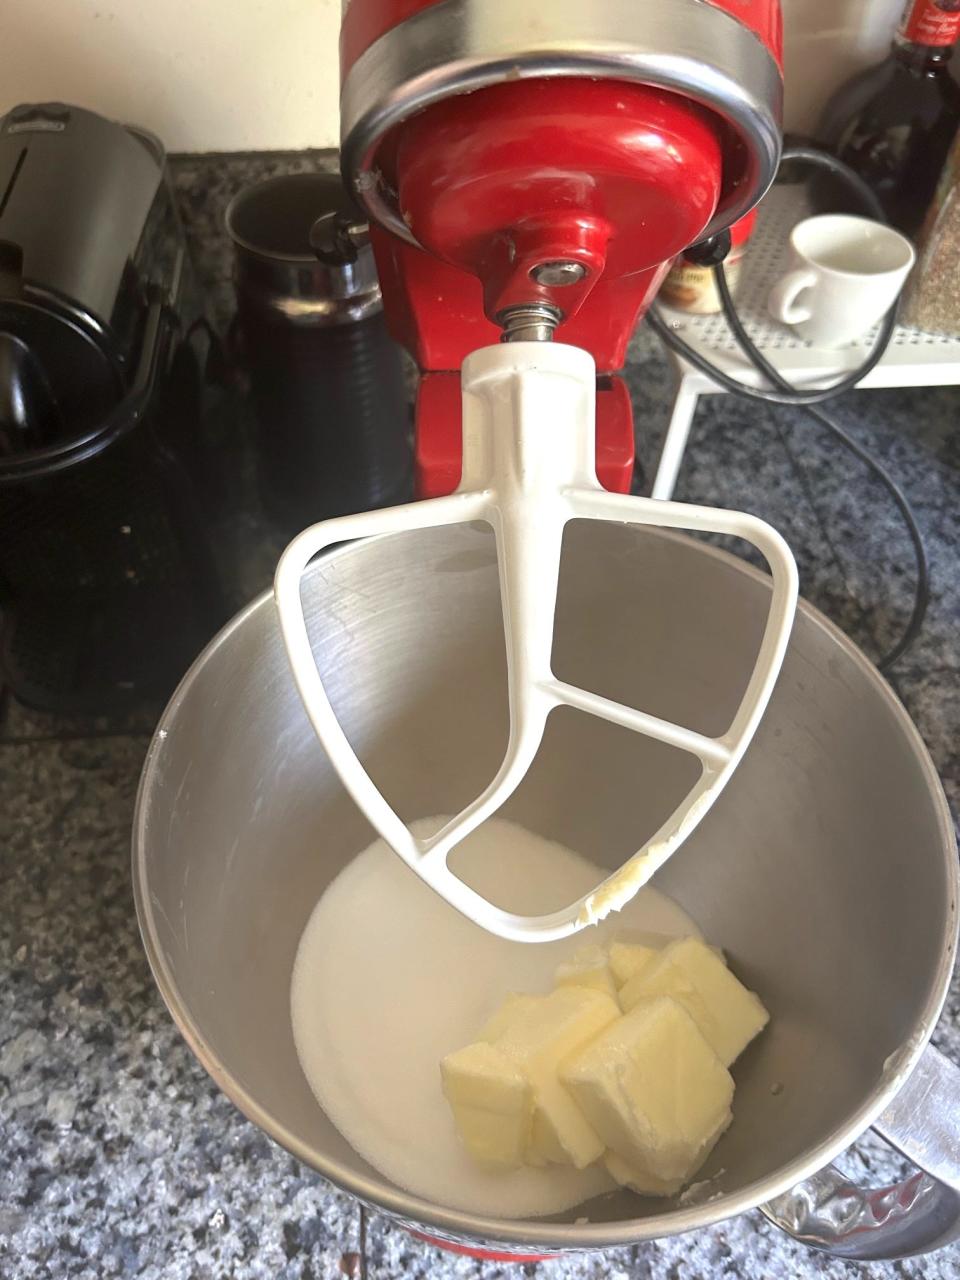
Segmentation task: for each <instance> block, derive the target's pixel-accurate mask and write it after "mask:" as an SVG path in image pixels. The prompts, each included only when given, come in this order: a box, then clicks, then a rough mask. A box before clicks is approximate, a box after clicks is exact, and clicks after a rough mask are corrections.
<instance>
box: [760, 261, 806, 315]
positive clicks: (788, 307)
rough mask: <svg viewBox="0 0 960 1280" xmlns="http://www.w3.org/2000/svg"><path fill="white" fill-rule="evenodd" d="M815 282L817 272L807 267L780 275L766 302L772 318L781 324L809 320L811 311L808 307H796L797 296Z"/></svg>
mask: <svg viewBox="0 0 960 1280" xmlns="http://www.w3.org/2000/svg"><path fill="white" fill-rule="evenodd" d="M816 283H817V273H816V272H815V271H811V270H810V268H809V267H798V268H797V269H796V270H795V271H788V272H787V274H786V275H785V276H782V277H781V278H780V279H779V280H778V281H777V283H776V284H775V285H774V286H773V288H772V289H771V290H770V298H769V301H768V302H767V306H768V308H769V310H770V314H771V315H772V316H773V318H774V320H779V321H780V323H781V324H803V322H804V321H805V320H809V319H810V317H811V316H812V315H813V312H812V311H811V310H810V308H809V307H798V306H797V298H798V297H799V296H800V294H801V293H803V291H804V289H809V288H811V287H812V286H813V285H815V284H816Z"/></svg>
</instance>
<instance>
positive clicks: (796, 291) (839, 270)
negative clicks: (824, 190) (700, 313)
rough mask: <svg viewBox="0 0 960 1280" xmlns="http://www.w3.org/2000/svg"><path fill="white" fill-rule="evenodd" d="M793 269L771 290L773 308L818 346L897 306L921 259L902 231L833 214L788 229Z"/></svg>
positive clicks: (854, 333) (855, 334)
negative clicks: (906, 281) (908, 279)
mask: <svg viewBox="0 0 960 1280" xmlns="http://www.w3.org/2000/svg"><path fill="white" fill-rule="evenodd" d="M790 252H791V258H792V262H793V265H792V269H791V270H790V271H788V272H787V274H786V275H785V276H783V277H782V278H781V279H780V280H779V281H778V282H777V283H776V284H775V285H774V286H773V289H772V291H771V293H770V301H769V304H768V305H769V308H770V314H771V315H772V316H773V318H774V319H775V320H779V321H780V322H781V323H782V324H788V325H790V326H792V327H793V328H794V329H796V331H797V333H798V334H799V335H800V337H801V338H804V339H805V340H806V341H807V342H812V343H813V344H814V345H815V346H819V347H838V346H840V345H841V343H844V342H850V341H852V339H854V338H859V337H860V335H861V334H863V333H866V332H867V331H868V330H869V329H870V328H871V327H872V326H873V325H874V324H876V322H877V321H878V320H879V319H880V317H881V316H882V315H884V313H885V312H887V311H888V310H889V309H890V307H892V306H893V303H894V302H895V300H896V298H897V295H898V294H899V292H900V290H901V289H902V288H903V283H904V281H905V280H906V278H907V275H908V274H909V272H910V268H911V267H912V266H913V264H914V261H915V259H916V254H915V252H914V249H913V245H912V244H911V243H910V241H909V240H907V239H906V237H905V236H902V235H901V234H900V233H899V231H894V230H893V228H892V227H885V226H884V225H883V224H882V223H880V222H873V221H871V219H869V218H856V217H852V216H850V215H848V214H841V213H827V214H821V215H819V216H817V217H815V218H805V219H804V220H803V221H802V222H798V223H797V225H796V226H795V227H794V228H793V231H792V232H791V233H790Z"/></svg>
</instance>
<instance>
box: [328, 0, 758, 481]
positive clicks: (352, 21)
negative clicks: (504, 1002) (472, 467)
mask: <svg viewBox="0 0 960 1280" xmlns="http://www.w3.org/2000/svg"><path fill="white" fill-rule="evenodd" d="M780 51H781V22H780V8H779V4H778V3H777V0H717V2H716V3H706V2H705V0H659V3H644V4H636V3H634V2H633V0H619V3H617V2H611V0H602V2H599V3H590V4H574V3H561V4H559V5H558V4H552V5H550V6H549V7H548V8H546V9H545V7H544V6H543V5H542V4H538V3H536V0H520V2H519V3H517V2H516V0H473V3H469V2H467V0H439V2H438V0H352V3H348V4H347V6H346V12H345V15H344V20H343V30H342V34H341V63H342V76H343V126H342V128H343V170H344V175H345V178H346V181H347V183H348V184H349V186H350V187H351V189H352V190H353V192H354V194H355V196H356V198H357V200H358V201H359V202H360V203H361V205H362V206H363V207H364V208H365V209H366V210H367V212H368V213H369V215H370V218H371V220H372V223H373V224H374V229H373V232H372V234H373V237H374V247H375V251H376V256H377V266H378V269H379V272H380V279H381V283H382V287H383V293H384V302H385V306H386V309H387V315H388V317H389V320H390V322H391V325H392V327H393V331H394V335H395V337H396V338H397V339H398V340H399V341H400V342H402V343H403V344H404V345H405V346H406V347H407V348H408V349H409V351H410V352H411V354H412V355H413V356H414V357H415V359H416V361H417V364H418V365H419V367H420V369H421V371H422V373H423V375H424V376H423V378H422V381H421V384H420V390H419V396H418V404H417V468H418V486H419V496H421V497H424V498H432V497H437V496H439V495H441V494H444V493H450V492H452V491H453V489H455V488H456V486H457V483H458V482H459V478H460V456H459V454H460V443H459V421H458V418H459V399H460V385H459V370H460V366H461V364H462V363H463V361H464V359H465V358H466V356H467V355H469V353H470V352H471V351H474V350H476V348H477V347H482V346H487V345H489V344H491V343H495V342H497V341H498V340H499V339H500V337H501V334H504V335H506V336H507V337H508V338H509V339H511V340H513V339H520V338H525V337H528V336H536V337H542V336H546V334H547V333H548V332H551V333H552V332H556V337H557V339H558V340H559V341H562V342H567V343H570V344H571V345H573V346H577V347H583V348H584V349H585V350H587V351H589V352H590V353H591V355H592V356H593V357H594V360H595V361H596V365H597V374H598V390H599V394H598V397H597V469H598V474H599V476H600V479H601V482H602V483H603V484H604V486H605V487H606V488H608V489H612V490H615V491H620V492H627V491H628V489H629V485H630V479H631V475H632V464H633V452H634V436H633V422H632V414H631V407H630V401H629V397H628V395H627V392H626V388H625V387H624V385H623V383H622V382H621V381H620V379H619V378H617V377H616V374H617V371H618V370H620V369H621V368H622V366H623V362H624V356H625V353H626V348H627V343H628V341H629V339H630V335H631V333H632V332H633V329H634V326H635V325H636V323H637V320H638V319H639V317H640V316H641V315H642V314H643V312H644V311H645V309H646V307H647V305H648V304H649V303H650V301H651V300H652V298H653V297H654V295H655V294H656V292H657V289H658V288H659V285H660V282H661V280H662V278H663V275H664V273H665V271H666V269H667V267H668V265H669V263H670V261H671V260H672V259H673V258H674V257H675V256H676V254H678V253H680V252H681V251H682V250H684V249H686V248H688V247H689V246H690V245H691V244H693V243H695V242H696V241H698V240H701V239H703V238H704V237H706V236H709V235H713V234H715V233H716V232H718V231H720V230H722V229H724V228H726V227H729V226H730V225H731V223H733V222H735V221H736V219H737V218H738V217H740V216H741V215H742V214H743V213H745V212H746V211H747V210H749V209H750V208H751V207H752V206H753V205H754V204H755V203H756V202H757V200H758V199H759V198H760V196H761V195H762V194H763V193H764V191H765V190H766V188H767V186H768V185H769V183H770V182H771V181H772V179H773V176H774V174H775V172H776V167H777V161H778V157H779V150H780V133H779V125H780V104H781V95H782V86H781V78H780Z"/></svg>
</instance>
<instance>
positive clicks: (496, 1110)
mask: <svg viewBox="0 0 960 1280" xmlns="http://www.w3.org/2000/svg"><path fill="white" fill-rule="evenodd" d="M440 1075H441V1079H442V1081H443V1092H444V1093H445V1094H446V1097H447V1101H448V1102H449V1103H450V1107H451V1109H452V1111H453V1118H454V1121H455V1122H456V1126H457V1129H458V1131H459V1133H460V1137H461V1139H462V1140H463V1144H464V1146H465V1147H466V1148H467V1150H468V1151H469V1152H470V1154H471V1156H473V1158H474V1160H476V1161H477V1163H478V1164H480V1165H483V1167H484V1168H486V1169H499V1170H507V1169H518V1168H519V1167H520V1165H521V1164H523V1160H524V1155H525V1153H526V1150H527V1146H528V1145H529V1142H530V1130H531V1126H532V1123H533V1088H532V1086H531V1084H530V1082H529V1080H527V1078H526V1076H525V1075H524V1074H523V1072H522V1071H520V1069H519V1068H518V1067H517V1066H516V1065H515V1063H513V1062H511V1061H510V1059H509V1058H508V1057H507V1056H506V1055H505V1054H503V1053H501V1052H500V1051H499V1050H498V1049H496V1048H494V1046H493V1045H489V1044H483V1043H479V1044H471V1045H467V1047H466V1048H465V1049H458V1050H457V1051H456V1053H450V1054H447V1056H446V1057H445V1058H444V1059H443V1061H442V1062H441V1063H440Z"/></svg>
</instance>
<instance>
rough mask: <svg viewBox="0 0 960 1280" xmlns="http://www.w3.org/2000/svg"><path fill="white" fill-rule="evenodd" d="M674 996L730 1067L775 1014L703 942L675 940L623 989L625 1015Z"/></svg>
mask: <svg viewBox="0 0 960 1280" xmlns="http://www.w3.org/2000/svg"><path fill="white" fill-rule="evenodd" d="M653 996H670V997H671V998H672V999H674V1000H676V1001H677V1002H678V1003H679V1004H682V1005H683V1007H684V1008H685V1009H686V1011H687V1012H688V1013H689V1014H690V1016H691V1018H693V1020H694V1022H696V1024H697V1026H698V1027H699V1028H700V1030H701V1031H702V1032H703V1034H704V1036H706V1038H707V1040H708V1042H709V1043H710V1045H711V1047H712V1048H713V1050H714V1051H715V1052H716V1054H717V1057H718V1058H719V1059H720V1061H721V1062H722V1063H723V1065H724V1066H725V1067H729V1066H730V1064H731V1063H732V1062H734V1061H735V1060H736V1059H737V1058H738V1057H739V1056H740V1054H741V1053H742V1052H743V1051H744V1049H745V1048H746V1047H747V1045H748V1044H749V1043H750V1041H751V1040H752V1039H753V1038H754V1036H755V1035H757V1034H758V1033H759V1032H760V1031H762V1030H763V1028H764V1027H765V1026H766V1025H767V1022H768V1021H769V1018H770V1015H769V1014H768V1013H767V1011H766V1009H765V1008H764V1007H763V1005H762V1004H761V1003H760V1000H759V999H758V997H757V996H755V995H754V994H753V992H752V991H748V990H747V988H746V987H745V986H744V985H743V984H742V983H741V982H739V981H738V980H737V979H736V978H735V977H734V975H733V974H732V973H731V972H730V970H729V969H728V968H727V967H726V965H725V964H724V963H723V958H722V955H718V954H717V952H716V951H715V950H714V948H713V947H709V946H707V944H706V943H705V942H701V941H700V939H699V938H682V939H680V941H678V942H672V943H671V944H670V946H668V947H667V948H666V949H665V950H664V951H662V952H661V953H660V954H659V955H658V956H657V957H656V959H655V960H653V961H652V963H651V964H649V965H647V966H646V967H645V968H643V969H641V970H640V971H639V972H638V973H637V974H636V975H635V976H634V977H632V978H631V979H630V980H629V982H627V984H626V985H625V986H623V987H621V989H620V1004H621V1007H622V1008H623V1011H624V1012H625V1013H629V1011H630V1010H631V1009H632V1008H633V1007H634V1005H636V1004H637V1003H638V1001H641V1000H649V999H651V998H652V997H653Z"/></svg>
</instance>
